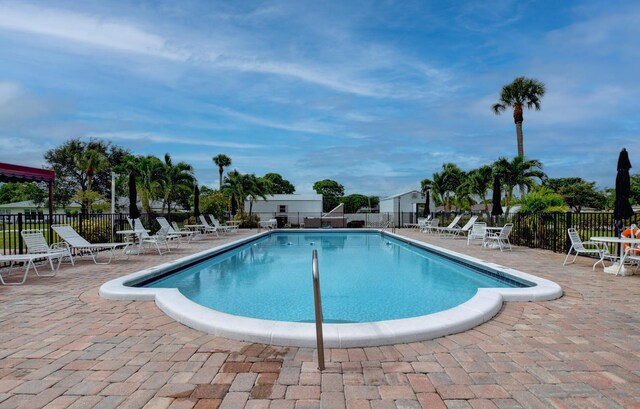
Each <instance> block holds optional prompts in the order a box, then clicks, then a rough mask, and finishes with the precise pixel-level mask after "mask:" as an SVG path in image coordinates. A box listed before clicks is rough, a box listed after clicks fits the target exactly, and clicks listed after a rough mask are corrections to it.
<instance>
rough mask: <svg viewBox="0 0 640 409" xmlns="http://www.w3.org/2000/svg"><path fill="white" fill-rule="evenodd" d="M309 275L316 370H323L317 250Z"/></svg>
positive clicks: (313, 256)
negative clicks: (316, 359)
mask: <svg viewBox="0 0 640 409" xmlns="http://www.w3.org/2000/svg"><path fill="white" fill-rule="evenodd" d="M311 275H312V276H313V305H314V310H315V315H316V345H317V350H318V369H319V370H320V371H323V370H324V337H323V335H322V300H321V298H320V268H319V267H318V250H316V249H314V250H313V253H312V255H311Z"/></svg>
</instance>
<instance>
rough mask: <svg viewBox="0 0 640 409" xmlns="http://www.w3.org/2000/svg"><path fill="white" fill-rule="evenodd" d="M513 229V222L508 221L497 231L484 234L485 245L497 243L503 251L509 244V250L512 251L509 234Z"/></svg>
mask: <svg viewBox="0 0 640 409" xmlns="http://www.w3.org/2000/svg"><path fill="white" fill-rule="evenodd" d="M512 229H513V223H507V224H505V225H504V226H502V229H500V230H499V231H498V232H497V233H487V234H486V235H485V236H484V242H483V245H484V246H485V247H487V246H488V245H489V243H493V244H492V245H494V246H495V245H497V246H498V248H500V251H502V250H503V249H504V247H505V245H508V246H509V251H512V248H511V242H509V234H511V230H512Z"/></svg>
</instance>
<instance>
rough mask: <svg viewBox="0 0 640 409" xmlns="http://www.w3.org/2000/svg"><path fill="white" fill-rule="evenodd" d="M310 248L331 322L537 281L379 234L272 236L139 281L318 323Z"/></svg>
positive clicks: (270, 316) (247, 312)
mask: <svg viewBox="0 0 640 409" xmlns="http://www.w3.org/2000/svg"><path fill="white" fill-rule="evenodd" d="M312 249H316V250H317V251H318V259H319V263H320V273H321V276H320V278H321V279H320V283H321V293H322V306H323V316H324V320H325V322H328V323H353V322H372V321H384V320H395V319H401V318H410V317H417V316H420V315H427V314H433V313H435V312H439V311H444V310H447V309H449V308H453V307H455V306H457V305H460V304H462V303H464V302H466V301H468V300H469V299H470V298H471V297H473V296H474V295H475V294H476V293H477V291H478V288H490V287H499V288H518V287H526V286H531V284H530V283H529V284H528V283H521V282H518V281H515V280H510V281H507V280H505V279H501V277H499V276H492V275H490V274H489V273H488V272H486V271H485V270H479V269H473V268H471V267H470V266H468V265H465V264H462V263H459V262H456V261H454V260H451V259H448V258H446V257H443V256H441V255H439V254H437V253H434V252H432V251H428V250H425V249H423V248H418V247H415V246H412V245H411V244H408V243H405V242H402V241H400V240H397V239H394V238H390V237H385V236H383V235H382V234H381V233H379V232H333V231H320V232H297V233H289V232H277V233H273V234H270V235H268V236H265V237H261V238H259V239H257V240H256V241H254V242H250V243H247V244H245V245H243V246H240V247H237V248H235V249H233V250H230V251H228V252H226V253H224V254H221V255H219V256H217V257H213V258H211V259H208V260H205V261H202V262H201V263H198V264H195V265H193V266H190V267H188V268H185V269H183V270H181V271H179V272H176V273H173V274H168V275H167V276H165V277H161V278H155V279H154V280H151V281H150V282H144V283H142V285H140V284H139V285H138V286H142V287H147V288H177V289H178V290H180V292H181V293H182V294H183V295H184V296H185V297H187V298H188V299H190V300H192V301H194V302H196V303H198V304H200V305H203V306H205V307H209V308H212V309H214V310H217V311H222V312H226V313H228V314H234V315H241V316H244V317H251V318H258V319H265V320H274V321H292V322H313V320H314V310H313V302H312V301H313V287H312V279H311V275H310V274H309V271H310V266H311V263H310V262H311V251H312Z"/></svg>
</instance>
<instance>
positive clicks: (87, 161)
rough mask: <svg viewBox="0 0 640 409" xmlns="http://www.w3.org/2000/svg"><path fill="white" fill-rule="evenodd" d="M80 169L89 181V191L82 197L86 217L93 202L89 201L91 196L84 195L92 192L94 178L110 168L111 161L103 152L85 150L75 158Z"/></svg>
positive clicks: (83, 212) (83, 211)
mask: <svg viewBox="0 0 640 409" xmlns="http://www.w3.org/2000/svg"><path fill="white" fill-rule="evenodd" d="M73 161H74V162H75V164H76V166H77V167H78V169H80V171H81V172H84V174H85V175H86V178H87V179H86V180H87V189H86V190H83V192H82V194H81V195H80V197H81V198H82V210H81V211H82V214H83V215H86V214H87V212H88V211H89V208H90V207H91V201H90V200H89V197H90V196H91V195H90V194H89V195H87V194H84V193H85V192H91V185H92V184H93V177H94V176H95V174H96V173H100V172H102V171H104V170H107V169H108V168H109V159H108V158H107V156H106V155H105V154H103V153H102V152H100V151H98V150H95V149H85V150H84V151H83V152H80V153H78V154H76V155H75V157H74V158H73ZM94 199H95V198H94Z"/></svg>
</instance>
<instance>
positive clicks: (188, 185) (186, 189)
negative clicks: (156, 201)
mask: <svg viewBox="0 0 640 409" xmlns="http://www.w3.org/2000/svg"><path fill="white" fill-rule="evenodd" d="M195 182H196V180H195V177H194V176H193V167H192V166H191V165H189V164H188V163H185V162H178V163H176V164H175V165H174V164H173V160H172V159H171V155H169V154H168V153H165V155H164V163H163V164H162V178H161V179H160V188H161V190H162V193H163V201H162V211H163V212H164V209H165V206H166V207H167V212H168V213H169V216H171V204H172V203H174V202H175V201H177V200H179V198H180V197H185V198H188V197H189V196H190V195H191V192H192V189H193V184H194V183H195Z"/></svg>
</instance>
